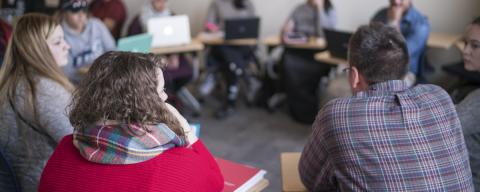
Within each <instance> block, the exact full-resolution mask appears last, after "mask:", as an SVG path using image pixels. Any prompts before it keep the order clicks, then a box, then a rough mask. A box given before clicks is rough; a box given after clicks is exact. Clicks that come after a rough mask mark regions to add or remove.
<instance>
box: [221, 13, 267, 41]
mask: <svg viewBox="0 0 480 192" xmlns="http://www.w3.org/2000/svg"><path fill="white" fill-rule="evenodd" d="M259 26H260V18H258V17H252V18H242V19H227V20H225V40H232V39H246V38H258V33H259V28H260V27H259Z"/></svg>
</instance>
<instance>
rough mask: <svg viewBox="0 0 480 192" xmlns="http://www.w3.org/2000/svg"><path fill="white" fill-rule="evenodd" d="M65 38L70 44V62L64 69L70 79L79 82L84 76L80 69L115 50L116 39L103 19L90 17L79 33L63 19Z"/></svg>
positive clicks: (75, 82)
mask: <svg viewBox="0 0 480 192" xmlns="http://www.w3.org/2000/svg"><path fill="white" fill-rule="evenodd" d="M62 28H63V30H64V31H65V40H66V41H67V42H68V44H69V45H70V47H71V48H70V51H69V54H68V64H67V66H65V67H64V69H63V71H64V72H65V75H67V76H68V78H69V79H70V81H72V82H73V83H74V84H78V83H79V81H80V80H81V79H82V76H81V75H80V74H79V73H78V69H79V68H81V67H86V66H87V65H89V64H92V62H93V61H94V60H95V59H96V58H97V57H99V56H100V55H102V54H103V53H105V52H107V51H113V50H115V48H116V47H115V40H114V39H113V37H112V35H111V34H110V32H109V31H108V29H107V27H105V25H104V24H103V23H102V21H100V20H98V19H96V18H89V19H88V21H87V25H86V26H85V29H84V30H83V32H82V33H80V34H78V33H76V32H75V31H74V30H73V29H71V28H70V27H69V26H68V24H67V23H66V22H65V21H63V22H62Z"/></svg>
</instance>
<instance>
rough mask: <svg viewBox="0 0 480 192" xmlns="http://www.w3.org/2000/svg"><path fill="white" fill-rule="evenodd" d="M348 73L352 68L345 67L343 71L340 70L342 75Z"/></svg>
mask: <svg viewBox="0 0 480 192" xmlns="http://www.w3.org/2000/svg"><path fill="white" fill-rule="evenodd" d="M350 71H352V67H347V68H345V69H343V70H342V72H343V73H344V74H347V73H350Z"/></svg>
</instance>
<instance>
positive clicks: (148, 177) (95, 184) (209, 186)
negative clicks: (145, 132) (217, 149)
mask: <svg viewBox="0 0 480 192" xmlns="http://www.w3.org/2000/svg"><path fill="white" fill-rule="evenodd" d="M72 139H73V137H72V135H69V136H66V137H65V138H63V140H62V141H61V142H60V144H59V145H58V147H57V148H56V149H55V152H54V153H53V155H52V156H51V157H50V159H49V160H48V163H47V165H46V166H45V169H44V170H43V173H42V177H41V179H40V186H39V191H40V192H43V191H49V192H50V191H51V192H57V191H69V192H76V191H142V192H143V191H221V190H222V189H223V176H222V175H221V172H220V169H219V168H218V165H217V163H216V161H215V160H214V159H213V157H212V155H211V154H210V152H209V151H208V149H207V148H206V147H205V145H203V143H202V142H201V141H200V140H199V141H197V142H196V143H195V144H193V145H192V149H187V148H173V149H170V150H168V151H166V152H164V153H162V154H161V155H159V156H158V157H155V158H153V159H150V160H148V161H145V162H141V163H136V164H129V165H106V164H98V163H93V162H90V161H87V160H86V159H84V158H83V157H82V156H80V153H79V151H78V150H77V148H75V146H74V145H73V141H72Z"/></svg>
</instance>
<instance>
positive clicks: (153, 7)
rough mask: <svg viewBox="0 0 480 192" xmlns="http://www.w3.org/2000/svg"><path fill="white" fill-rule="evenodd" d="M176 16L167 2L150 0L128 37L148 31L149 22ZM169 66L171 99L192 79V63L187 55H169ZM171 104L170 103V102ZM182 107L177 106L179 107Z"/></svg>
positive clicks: (168, 85) (166, 73) (136, 19)
mask: <svg viewBox="0 0 480 192" xmlns="http://www.w3.org/2000/svg"><path fill="white" fill-rule="evenodd" d="M172 15H174V14H173V12H172V11H171V10H170V9H169V8H168V3H167V0H148V1H146V2H145V4H144V5H143V7H142V12H140V15H139V16H137V17H136V18H135V19H134V21H132V24H131V25H130V27H129V34H128V35H136V34H139V33H144V32H146V31H147V23H148V20H150V19H152V18H157V17H169V16H172ZM167 58H168V61H169V62H168V65H167V67H166V68H165V69H164V75H165V88H166V92H167V93H168V95H169V96H170V97H174V96H176V93H177V92H178V91H179V90H180V89H181V88H182V87H183V86H185V85H186V84H187V83H188V82H190V80H191V79H192V75H193V68H192V65H191V63H192V61H191V59H189V58H188V57H186V56H185V55H183V54H181V55H178V54H171V55H167ZM169 102H170V101H169ZM179 106H180V105H177V107H179Z"/></svg>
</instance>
